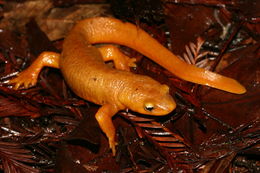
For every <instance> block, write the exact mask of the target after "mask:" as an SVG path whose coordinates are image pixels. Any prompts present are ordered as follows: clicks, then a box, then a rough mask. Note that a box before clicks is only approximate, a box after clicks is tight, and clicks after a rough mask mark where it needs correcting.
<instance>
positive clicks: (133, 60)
mask: <svg viewBox="0 0 260 173" xmlns="http://www.w3.org/2000/svg"><path fill="white" fill-rule="evenodd" d="M127 62H128V63H127V65H128V67H133V68H135V67H137V65H136V58H128V59H127Z"/></svg>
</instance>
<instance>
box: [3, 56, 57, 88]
mask: <svg viewBox="0 0 260 173" xmlns="http://www.w3.org/2000/svg"><path fill="white" fill-rule="evenodd" d="M59 58H60V54H59V53H55V52H43V53H41V54H40V55H39V56H38V58H37V59H36V60H35V61H34V62H33V63H32V64H31V65H30V67H28V68H27V69H25V70H23V71H22V72H21V73H19V74H18V76H17V77H15V78H14V79H11V80H9V81H7V83H8V84H14V89H19V88H20V87H21V86H23V87H24V88H25V89H26V88H29V87H31V86H34V85H35V84H36V82H37V78H38V76H39V73H40V72H41V70H42V68H43V67H53V68H59Z"/></svg>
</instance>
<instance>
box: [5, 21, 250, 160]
mask: <svg viewBox="0 0 260 173" xmlns="http://www.w3.org/2000/svg"><path fill="white" fill-rule="evenodd" d="M97 43H111V45H105V46H101V47H96V46H94V45H93V44H97ZM112 44H119V45H125V46H128V47H130V48H132V49H134V50H136V51H138V52H140V53H141V54H143V55H145V56H146V57H148V58H150V59H151V60H153V61H155V62H156V63H158V64H159V65H161V66H162V67H164V68H165V69H167V70H169V71H170V72H171V73H173V74H175V75H176V76H178V77H179V78H181V79H184V80H186V81H190V82H194V83H197V84H202V85H207V86H210V87H214V88H217V89H220V90H224V91H227V92H231V93H236V94H242V93H244V92H246V89H245V88H244V87H243V86H242V85H241V84H239V83H238V82H237V81H236V80H234V79H231V78H228V77H225V76H222V75H219V74H216V73H213V72H210V71H207V70H204V69H202V68H198V67H195V66H193V65H190V64H187V63H185V62H184V61H182V60H180V59H179V58H178V57H177V56H176V55H174V54H173V53H172V52H171V51H169V50H168V49H167V48H165V47H164V46H163V45H161V44H160V43H159V42H158V41H157V40H155V39H154V38H152V37H151V36H150V35H149V34H148V33H146V32H145V31H144V30H142V29H140V28H138V27H137V26H135V25H134V24H131V23H127V22H122V21H120V20H118V19H114V18H109V17H94V18H89V19H85V20H82V21H80V22H78V23H77V24H76V25H75V26H74V27H73V28H72V30H71V31H70V32H69V33H68V35H67V37H66V38H65V39H64V42H63V49H62V52H61V53H56V52H42V53H41V54H40V55H39V56H38V58H37V59H36V60H35V61H34V62H33V63H32V64H31V66H30V67H29V68H27V69H25V70H24V71H22V72H21V73H19V74H18V76H17V77H16V78H13V79H11V80H9V81H7V82H8V83H9V84H13V85H14V89H20V88H25V89H26V88H29V87H31V86H34V85H36V82H37V78H38V75H39V73H40V71H41V69H42V68H43V67H53V68H59V69H60V70H61V72H62V74H63V76H64V79H65V81H66V83H67V84H68V86H69V87H70V88H71V89H72V91H73V92H74V93H75V94H77V95H78V96H79V97H81V98H83V99H85V100H87V101H90V102H93V103H95V104H98V105H101V107H100V108H99V110H98V111H97V113H96V114H95V118H96V119H97V121H98V123H99V126H100V128H101V129H102V131H103V132H104V133H105V135H106V136H107V138H108V140H109V147H110V148H111V149H112V153H113V155H115V153H116V149H115V146H116V142H115V127H114V125H113V123H112V117H113V116H114V115H115V114H116V113H117V112H118V111H121V110H126V109H130V110H132V111H135V112H138V113H141V114H148V115H152V116H161V115H166V114H169V113H170V112H171V111H173V110H174V109H175V107H176V103H175V101H174V100H173V98H172V96H171V95H170V94H169V87H168V86H167V85H165V84H160V83H159V82H157V81H156V80H154V79H152V78H150V77H148V76H145V75H140V74H134V73H131V72H130V67H132V66H135V61H134V59H132V58H130V57H128V56H126V55H124V54H123V53H121V52H120V50H119V49H118V48H117V47H115V46H113V45H112ZM106 61H113V62H114V66H115V68H112V67H109V66H107V65H106V64H105V62H106Z"/></svg>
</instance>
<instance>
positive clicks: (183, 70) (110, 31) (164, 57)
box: [74, 17, 246, 94]
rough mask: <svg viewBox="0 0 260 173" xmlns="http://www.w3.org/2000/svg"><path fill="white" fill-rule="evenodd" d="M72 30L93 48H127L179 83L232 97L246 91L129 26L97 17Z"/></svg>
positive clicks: (134, 27) (233, 82)
mask: <svg viewBox="0 0 260 173" xmlns="http://www.w3.org/2000/svg"><path fill="white" fill-rule="evenodd" d="M74 29H75V30H77V31H78V32H81V33H82V34H83V35H84V36H86V39H87V40H88V41H89V42H90V43H92V44H95V43H115V44H121V45H124V46H127V47H130V48H132V49H134V50H136V51H138V52H140V53H142V54H143V55H145V56H147V57H148V58H150V59H151V60H153V61H155V62H156V63H158V64H159V65H161V66H162V67H164V68H165V69H167V70H169V71H170V72H172V73H173V74H174V75H176V76H178V77H180V78H181V79H184V80H187V81H190V82H194V83H197V84H202V85H207V86H210V87H213V88H217V89H220V90H224V91H228V92H231V93H236V94H242V93H245V92H246V89H245V88H244V87H243V86H242V85H241V84H240V83H239V82H237V81H236V80H234V79H231V78H228V77H225V76H222V75H219V74H217V73H213V72H210V71H207V70H205V69H202V68H198V67H195V66H194V65H190V64H187V63H185V62H183V61H182V60H180V59H179V58H178V57H177V56H176V55H174V54H173V53H172V52H170V51H169V50H168V49H166V48H165V47H164V46H162V45H161V44H160V43H159V42H158V41H157V40H155V39H154V38H152V37H151V36H150V35H149V34H147V33H146V32H145V31H143V30H142V29H140V28H138V27H136V26H135V25H133V24H131V23H124V22H122V21H120V20H117V19H113V18H106V17H96V18H90V19H86V20H83V21H81V22H79V23H78V24H77V25H76V26H75V28H74Z"/></svg>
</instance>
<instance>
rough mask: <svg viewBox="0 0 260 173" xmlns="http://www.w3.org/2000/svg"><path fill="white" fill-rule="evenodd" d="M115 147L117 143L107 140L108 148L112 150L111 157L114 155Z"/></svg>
mask: <svg viewBox="0 0 260 173" xmlns="http://www.w3.org/2000/svg"><path fill="white" fill-rule="evenodd" d="M116 145H117V142H115V140H114V139H113V140H111V139H109V148H110V149H111V150H112V154H113V156H115V155H116Z"/></svg>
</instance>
